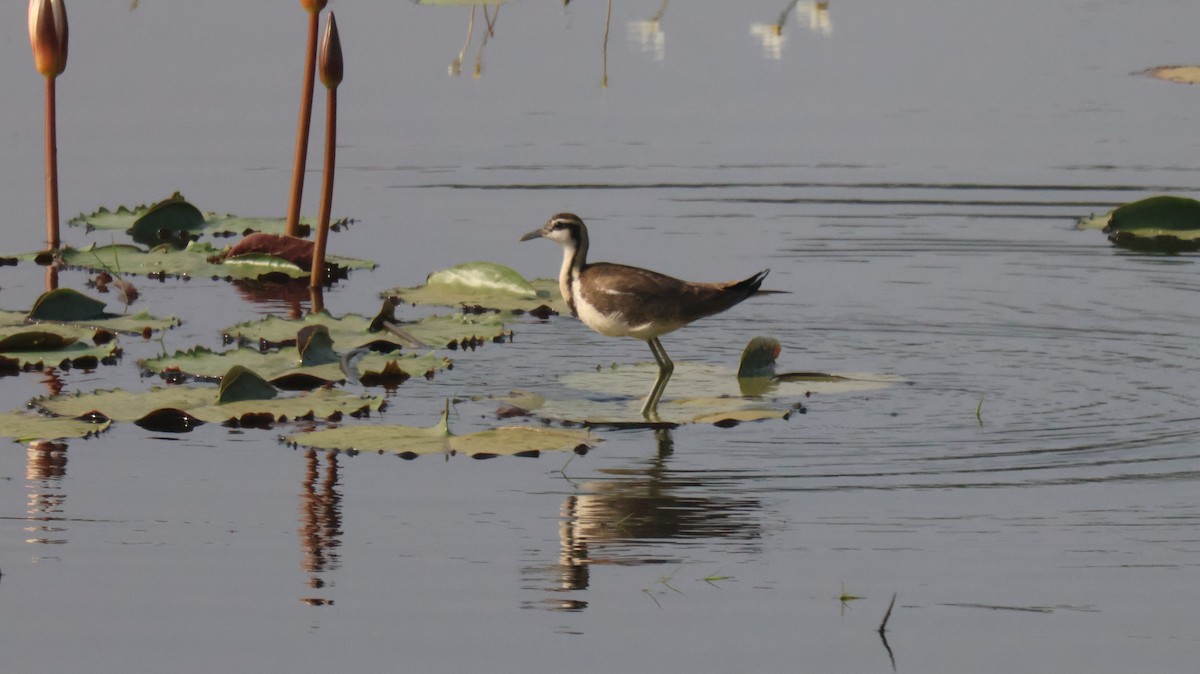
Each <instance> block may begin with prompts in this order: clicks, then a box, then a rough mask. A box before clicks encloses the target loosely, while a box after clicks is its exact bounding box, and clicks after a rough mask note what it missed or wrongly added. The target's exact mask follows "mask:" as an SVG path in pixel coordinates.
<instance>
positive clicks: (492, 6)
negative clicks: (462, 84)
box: [450, 1, 500, 79]
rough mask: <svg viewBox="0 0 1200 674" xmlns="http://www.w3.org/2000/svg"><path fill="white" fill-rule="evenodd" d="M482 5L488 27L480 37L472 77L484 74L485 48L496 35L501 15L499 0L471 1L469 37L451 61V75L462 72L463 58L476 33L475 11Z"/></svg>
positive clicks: (477, 77)
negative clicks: (492, 0)
mask: <svg viewBox="0 0 1200 674" xmlns="http://www.w3.org/2000/svg"><path fill="white" fill-rule="evenodd" d="M481 5H482V6H483V20H484V23H486V24H487V29H486V30H484V31H483V36H482V37H481V38H480V39H479V48H478V49H477V50H476V51H475V67H474V69H473V70H472V71H471V77H473V78H475V79H479V78H480V77H482V76H483V48H484V47H486V46H487V43H488V40H489V39H490V38H493V37H495V36H496V19H498V18H499V17H500V3H499V1H496V2H473V3H471V18H470V19H468V21H467V39H466V40H464V41H463V46H462V49H460V50H458V56H457V57H456V58H455V59H454V60H453V61H451V62H450V75H451V76H452V77H457V76H458V75H461V74H462V64H463V60H464V59H465V58H466V57H467V50H468V49H470V47H471V38H472V36H474V34H475V12H476V10H477V9H478V8H479V7H480V6H481Z"/></svg>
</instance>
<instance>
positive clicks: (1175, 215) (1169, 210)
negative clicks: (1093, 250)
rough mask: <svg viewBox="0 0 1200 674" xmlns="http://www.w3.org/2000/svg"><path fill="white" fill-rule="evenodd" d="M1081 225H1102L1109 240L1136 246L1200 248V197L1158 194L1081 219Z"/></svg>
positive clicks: (1148, 248)
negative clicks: (1198, 199)
mask: <svg viewBox="0 0 1200 674" xmlns="http://www.w3.org/2000/svg"><path fill="white" fill-rule="evenodd" d="M1076 226H1077V228H1079V229H1100V230H1101V231H1103V232H1104V233H1105V234H1108V240H1109V241H1111V242H1112V243H1114V244H1115V245H1117V246H1120V247H1122V248H1130V249H1133V250H1145V251H1158V252H1181V251H1192V250H1200V201H1196V200H1195V199H1189V198H1187V197H1177V196H1168V195H1164V196H1155V197H1149V198H1147V199H1141V200H1138V201H1134V202H1132V203H1128V204H1125V205H1124V206H1121V207H1119V208H1116V209H1114V210H1112V211H1109V212H1108V213H1105V214H1104V215H1100V216H1096V215H1092V216H1090V217H1087V218H1082V219H1080V220H1079V222H1078V223H1077V225H1076Z"/></svg>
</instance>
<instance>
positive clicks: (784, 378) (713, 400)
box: [503, 363, 903, 427]
mask: <svg viewBox="0 0 1200 674" xmlns="http://www.w3.org/2000/svg"><path fill="white" fill-rule="evenodd" d="M657 373H658V368H657V366H656V365H654V364H652V363H640V364H636V365H629V366H621V367H617V366H612V367H605V368H596V369H595V370H592V371H584V372H571V373H567V374H565V375H563V376H562V377H561V378H560V380H561V381H562V383H563V384H565V385H566V386H568V387H569V388H572V389H575V390H578V391H583V392H586V393H588V394H590V395H587V396H582V397H579V398H571V399H551V400H542V399H541V398H540V396H528V395H523V396H520V397H516V398H505V399H503V400H504V402H505V403H506V404H507V405H511V406H513V407H515V408H518V409H520V410H523V411H525V412H528V413H529V414H532V415H535V416H538V417H542V418H545V419H549V420H555V421H565V422H572V423H579V424H584V425H588V426H614V427H645V426H677V425H682V424H698V423H700V424H703V423H711V424H716V425H720V426H731V425H736V424H737V423H741V422H743V421H758V420H765V419H787V418H788V417H790V416H791V414H792V413H793V412H794V411H796V410H797V409H803V406H802V405H800V404H799V401H801V400H804V399H806V398H807V397H808V396H809V394H811V393H847V392H854V391H867V390H874V389H879V388H884V387H887V386H891V385H892V384H895V383H897V382H900V381H903V380H901V379H900V378H898V377H892V376H888V375H878V374H853V375H852V374H847V375H834V374H824V373H793V374H787V375H778V376H775V377H753V378H740V379H739V378H738V377H736V376H734V373H733V372H732V371H731V370H729V369H727V368H723V367H718V366H713V365H707V364H697V363H676V364H675V371H674V374H673V376H672V377H671V381H670V383H669V384H668V385H667V389H666V396H665V397H664V398H663V399H662V400H661V401H660V402H659V404H658V415H657V417H656V418H654V419H652V420H649V421H648V420H646V419H645V418H644V417H642V416H641V405H642V401H643V399H644V397H645V395H646V394H647V393H648V392H649V390H650V386H651V384H653V382H654V378H655V376H656V375H657ZM673 391H674V392H676V394H677V395H678V394H680V393H683V392H686V394H687V395H686V396H683V397H673V396H672V392H673Z"/></svg>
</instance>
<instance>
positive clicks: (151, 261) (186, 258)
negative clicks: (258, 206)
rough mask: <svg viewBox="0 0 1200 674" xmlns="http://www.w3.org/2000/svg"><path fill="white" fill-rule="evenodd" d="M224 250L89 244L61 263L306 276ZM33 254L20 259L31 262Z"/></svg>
mask: <svg viewBox="0 0 1200 674" xmlns="http://www.w3.org/2000/svg"><path fill="white" fill-rule="evenodd" d="M226 253H227V251H226V250H225V249H217V248H214V247H213V246H212V245H211V244H209V243H206V242H197V241H193V242H191V243H189V244H188V245H187V247H186V248H184V249H182V250H176V249H174V248H172V247H170V246H156V247H154V248H151V249H150V250H148V251H143V250H142V249H140V248H138V247H136V246H129V245H105V246H99V245H96V244H91V245H90V246H87V247H85V248H64V249H63V250H62V251H61V256H62V260H63V262H64V263H65V264H67V265H68V266H72V267H81V268H83V269H88V270H91V271H105V270H109V269H120V270H121V272H122V273H123V274H126V275H129V274H141V275H145V276H165V275H170V276H181V277H196V278H213V279H227V280H234V279H251V280H253V279H259V278H263V277H267V276H271V275H283V276H286V277H288V278H296V279H303V278H307V277H308V276H309V272H308V271H306V270H304V269H302V268H301V267H299V266H298V265H296V264H295V263H293V262H290V261H288V260H285V259H283V258H278V257H274V256H271V255H266V254H263V253H253V254H246V255H242V256H239V257H236V258H229V259H226ZM34 255H35V254H33V253H29V254H26V255H24V256H23V257H24V258H26V259H33V256H34ZM327 261H328V262H329V263H330V264H332V265H336V266H337V267H339V268H343V269H374V268H375V263H374V262H370V261H368V260H355V259H351V258H345V257H338V256H333V255H331V256H329V257H328V258H327Z"/></svg>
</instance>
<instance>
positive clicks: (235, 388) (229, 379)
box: [217, 365, 279, 405]
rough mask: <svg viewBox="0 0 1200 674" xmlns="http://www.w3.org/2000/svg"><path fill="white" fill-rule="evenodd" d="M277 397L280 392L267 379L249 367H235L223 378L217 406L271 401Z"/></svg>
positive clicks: (218, 391)
mask: <svg viewBox="0 0 1200 674" xmlns="http://www.w3.org/2000/svg"><path fill="white" fill-rule="evenodd" d="M277 395H279V391H277V390H276V389H275V387H274V386H271V384H270V382H268V381H267V380H266V379H263V378H262V377H260V376H259V375H258V374H256V373H255V372H254V371H253V370H251V369H249V368H247V367H244V366H242V365H234V366H233V367H231V368H229V371H228V372H226V373H225V376H223V377H221V386H220V387H219V388H218V389H217V404H220V405H225V404H227V403H236V402H242V401H243V400H270V399H271V398H274V397H275V396H277Z"/></svg>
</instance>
